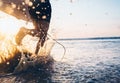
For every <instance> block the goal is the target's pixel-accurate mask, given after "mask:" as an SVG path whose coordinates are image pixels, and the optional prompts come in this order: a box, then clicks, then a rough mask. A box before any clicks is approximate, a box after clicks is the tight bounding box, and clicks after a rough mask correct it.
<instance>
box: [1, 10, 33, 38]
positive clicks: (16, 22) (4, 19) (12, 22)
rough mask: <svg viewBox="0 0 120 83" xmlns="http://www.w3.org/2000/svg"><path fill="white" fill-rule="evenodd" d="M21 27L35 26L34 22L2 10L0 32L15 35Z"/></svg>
mask: <svg viewBox="0 0 120 83" xmlns="http://www.w3.org/2000/svg"><path fill="white" fill-rule="evenodd" d="M21 27H26V28H33V27H34V26H33V24H32V23H27V22H26V21H23V20H20V19H17V18H15V17H13V16H11V15H8V14H6V13H4V12H1V11H0V34H4V35H7V36H9V35H15V34H16V33H17V32H18V30H19V29H20V28H21Z"/></svg>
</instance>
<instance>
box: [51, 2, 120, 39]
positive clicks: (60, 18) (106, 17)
mask: <svg viewBox="0 0 120 83" xmlns="http://www.w3.org/2000/svg"><path fill="white" fill-rule="evenodd" d="M50 2H51V5H52V18H51V25H50V27H51V28H52V29H53V30H54V31H55V32H56V34H57V36H58V38H81V37H104V36H105V37H106V36H120V0H50Z"/></svg>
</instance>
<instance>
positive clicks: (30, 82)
mask: <svg viewBox="0 0 120 83" xmlns="http://www.w3.org/2000/svg"><path fill="white" fill-rule="evenodd" d="M53 64H54V59H53V58H52V57H50V56H49V57H39V58H37V60H36V61H35V64H34V66H33V65H32V66H31V65H30V66H28V67H27V69H26V70H23V71H21V72H18V73H15V74H13V73H10V72H11V70H8V71H7V70H6V69H7V67H8V66H7V67H6V68H5V67H4V69H3V70H4V73H3V72H1V73H0V83H49V82H51V76H52V72H53ZM4 65H5V64H4ZM1 66H2V65H1ZM9 67H10V66H9ZM12 67H13V66H11V68H12ZM1 68H2V67H1ZM12 69H14V68H12ZM5 70H6V71H5ZM8 72H9V73H8Z"/></svg>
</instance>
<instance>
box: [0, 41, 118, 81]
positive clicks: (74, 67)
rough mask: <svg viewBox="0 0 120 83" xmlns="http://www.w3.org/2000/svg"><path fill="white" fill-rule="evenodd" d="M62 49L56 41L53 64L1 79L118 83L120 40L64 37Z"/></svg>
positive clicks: (1, 79) (52, 54)
mask: <svg viewBox="0 0 120 83" xmlns="http://www.w3.org/2000/svg"><path fill="white" fill-rule="evenodd" d="M59 42H60V43H62V44H63V45H64V46H65V47H66V50H67V51H66V55H65V56H64V58H63V60H62V61H61V58H62V55H63V52H64V50H63V48H62V47H61V46H60V45H58V44H56V45H55V46H54V47H53V49H52V51H51V56H52V57H53V58H54V60H55V61H54V63H53V64H52V65H49V64H47V65H46V66H51V67H52V68H50V67H47V68H45V69H44V68H43V69H42V68H38V69H32V68H30V70H28V71H27V72H25V73H21V74H19V75H15V76H14V75H13V76H8V77H2V78H0V81H1V82H2V83H7V82H9V83H119V82H120V39H109V40H108V39H104V40H100V39H99V40H72V41H71V40H67V41H66V40H64V41H61V40H60V41H59Z"/></svg>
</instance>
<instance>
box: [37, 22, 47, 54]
mask: <svg viewBox="0 0 120 83" xmlns="http://www.w3.org/2000/svg"><path fill="white" fill-rule="evenodd" d="M39 27H40V30H39V31H40V32H39V35H40V39H39V41H38V43H37V46H36V50H35V54H38V52H39V49H40V47H43V45H44V43H45V40H46V36H47V31H48V28H49V23H48V22H46V21H40V22H39Z"/></svg>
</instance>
